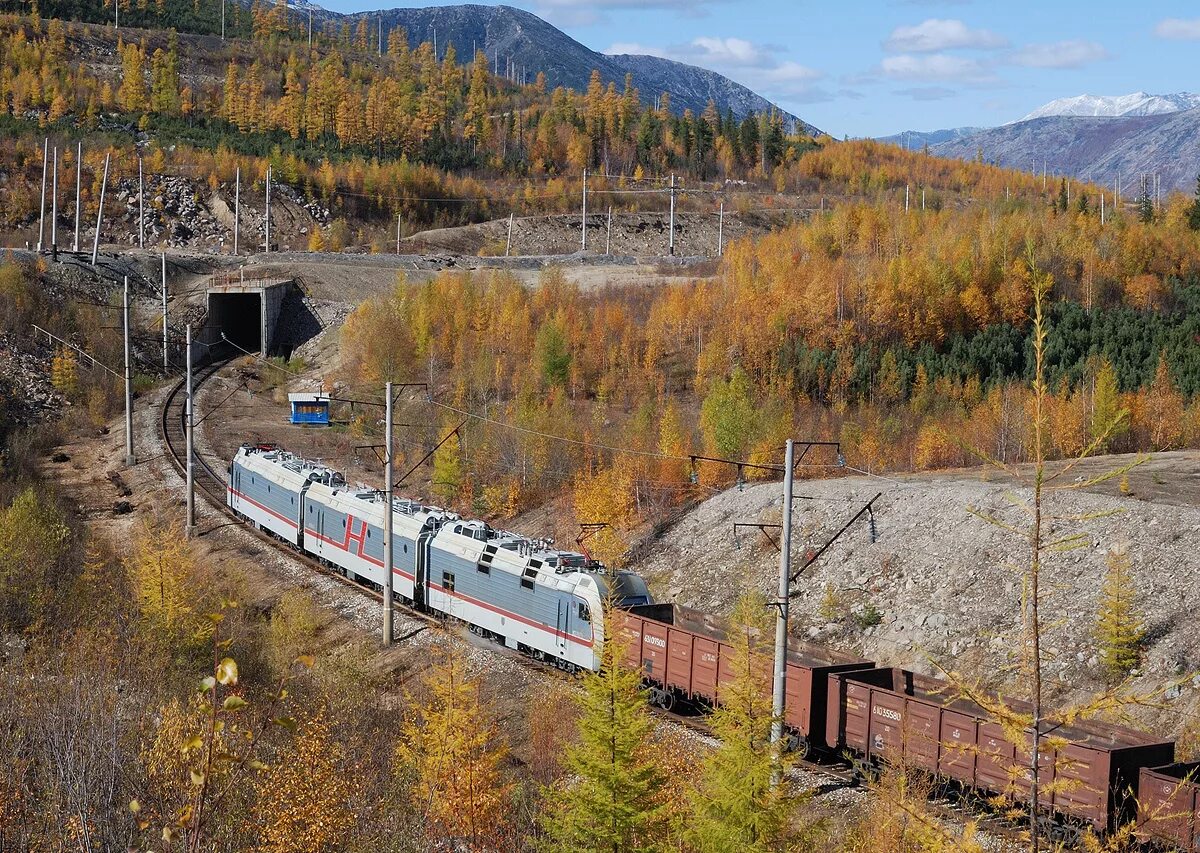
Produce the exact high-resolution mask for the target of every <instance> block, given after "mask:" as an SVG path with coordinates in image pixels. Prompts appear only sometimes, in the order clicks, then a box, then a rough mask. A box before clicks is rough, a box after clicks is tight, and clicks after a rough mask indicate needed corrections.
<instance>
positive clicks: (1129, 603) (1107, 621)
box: [1096, 547, 1146, 681]
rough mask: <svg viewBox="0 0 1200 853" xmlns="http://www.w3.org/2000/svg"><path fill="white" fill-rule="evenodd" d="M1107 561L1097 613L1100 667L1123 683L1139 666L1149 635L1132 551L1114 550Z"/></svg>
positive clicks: (1113, 678) (1109, 553) (1114, 679)
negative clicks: (1140, 607) (1139, 602)
mask: <svg viewBox="0 0 1200 853" xmlns="http://www.w3.org/2000/svg"><path fill="white" fill-rule="evenodd" d="M1106 560H1107V562H1108V570H1107V572H1106V573H1105V575H1104V584H1103V586H1102V587H1101V588H1100V604H1099V607H1098V608H1097V611H1096V642H1097V644H1098V645H1099V647H1100V648H1099V651H1100V655H1099V656H1100V666H1101V667H1102V668H1103V669H1104V672H1105V674H1106V675H1107V676H1108V677H1109V678H1111V679H1112V680H1113V681H1120V680H1121V679H1122V678H1124V677H1125V676H1127V675H1129V672H1130V670H1132V669H1133V668H1134V667H1135V666H1137V663H1138V660H1139V658H1140V657H1141V649H1142V642H1143V641H1144V639H1145V636H1146V634H1145V629H1144V628H1143V624H1142V616H1141V614H1140V613H1139V612H1138V609H1137V605H1136V604H1135V601H1134V599H1135V597H1136V594H1137V587H1136V586H1135V585H1134V580H1133V561H1132V560H1131V559H1130V557H1129V552H1128V551H1127V550H1126V549H1125V548H1124V547H1120V548H1114V549H1113V550H1111V551H1109V552H1108V556H1107V557H1106Z"/></svg>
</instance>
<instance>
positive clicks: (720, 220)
mask: <svg viewBox="0 0 1200 853" xmlns="http://www.w3.org/2000/svg"><path fill="white" fill-rule="evenodd" d="M724 256H725V200H724V199H721V207H720V209H718V210H717V257H718V258H723V257H724Z"/></svg>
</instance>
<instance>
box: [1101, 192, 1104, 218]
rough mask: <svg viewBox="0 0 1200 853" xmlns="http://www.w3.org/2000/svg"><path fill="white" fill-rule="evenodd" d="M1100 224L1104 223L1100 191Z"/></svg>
mask: <svg viewBox="0 0 1200 853" xmlns="http://www.w3.org/2000/svg"><path fill="white" fill-rule="evenodd" d="M1100 224H1101V225H1103V224H1104V193H1100Z"/></svg>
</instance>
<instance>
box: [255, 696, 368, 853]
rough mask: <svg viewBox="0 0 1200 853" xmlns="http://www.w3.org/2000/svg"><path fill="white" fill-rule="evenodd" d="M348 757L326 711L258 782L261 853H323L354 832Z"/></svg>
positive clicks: (300, 730)
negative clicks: (351, 829)
mask: <svg viewBox="0 0 1200 853" xmlns="http://www.w3.org/2000/svg"><path fill="white" fill-rule="evenodd" d="M345 759H346V756H345V752H344V750H343V749H342V747H341V745H340V743H339V742H338V740H337V738H336V737H334V734H333V732H332V731H331V726H330V721H329V717H328V715H327V713H326V712H325V710H324V709H323V708H318V710H317V712H316V713H315V714H314V715H312V716H311V717H309V718H308V719H307V720H305V721H303V722H301V723H300V724H299V725H298V726H297V729H296V734H295V738H294V740H293V741H292V742H290V743H288V744H287V745H286V747H285V748H284V749H281V750H279V752H278V753H276V755H275V756H274V757H273V761H272V763H270V764H269V765H267V769H266V770H264V771H262V772H261V773H259V774H258V776H257V777H256V778H255V792H256V796H255V801H254V807H253V816H254V823H255V825H256V826H257V827H258V847H257V848H256V849H257V850H259V851H262V853H323V852H324V851H330V850H338V849H341V848H342V846H343V836H344V834H345V833H346V832H347V831H348V830H349V829H350V828H352V827H353V826H354V813H353V812H352V810H351V809H350V806H349V804H350V802H351V798H352V794H353V789H352V785H351V780H350V777H349V776H348V775H347V773H346V768H345Z"/></svg>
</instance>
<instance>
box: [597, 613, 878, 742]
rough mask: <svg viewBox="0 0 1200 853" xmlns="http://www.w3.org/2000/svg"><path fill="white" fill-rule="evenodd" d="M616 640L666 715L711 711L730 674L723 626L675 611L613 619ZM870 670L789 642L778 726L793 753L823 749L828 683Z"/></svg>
mask: <svg viewBox="0 0 1200 853" xmlns="http://www.w3.org/2000/svg"><path fill="white" fill-rule="evenodd" d="M614 622H615V625H616V628H617V632H618V633H617V639H618V641H619V642H621V643H622V646H623V648H624V650H625V660H626V663H627V664H628V665H629V666H637V667H641V669H642V673H643V675H644V676H645V678H646V681H647V682H648V683H649V684H650V685H651V690H650V693H651V701H652V702H654V703H655V704H657V705H659V706H661V707H663V708H666V709H667V710H670V709H672V708H673V707H674V706H675V705H676V703H689V704H691V705H694V706H698V707H710V706H713V705H716V704H717V702H718V701H719V700H720V692H721V684H722V683H725V682H726V681H728V680H729V679H730V678H731V676H732V673H731V672H730V669H729V665H730V660H731V657H732V649H731V648H730V647H729V646H728V645H726V644H725V636H726V633H725V630H726V626H725V624H724V623H722V622H721V621H720V620H718V619H715V618H714V617H712V616H710V615H709V614H707V613H702V612H701V611H699V610H692V609H690V608H687V607H681V606H679V605H677V604H645V605H639V606H637V607H632V608H629V609H628V610H624V611H617V612H616V613H615V614H614ZM874 665H875V664H873V663H872V662H871V661H867V660H862V659H861V658H856V657H853V656H851V655H845V654H842V653H840V652H836V651H832V650H830V649H826V648H822V647H820V646H813V645H810V644H808V643H802V642H799V641H797V640H790V641H789V643H788V664H787V690H786V695H787V702H786V713H785V714H784V720H785V723H786V725H787V728H788V734H789V735H790V737H791V739H792V746H793V747H794V748H796V749H798V750H801V751H807V750H808V749H809V747H816V748H819V749H823V748H826V744H825V730H826V726H825V713H826V708H827V702H826V697H825V691H826V690H827V689H828V685H829V678H828V677H829V675H830V674H831V673H837V672H848V671H851V670H857V669H870V668H871V667H873V666H874Z"/></svg>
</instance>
